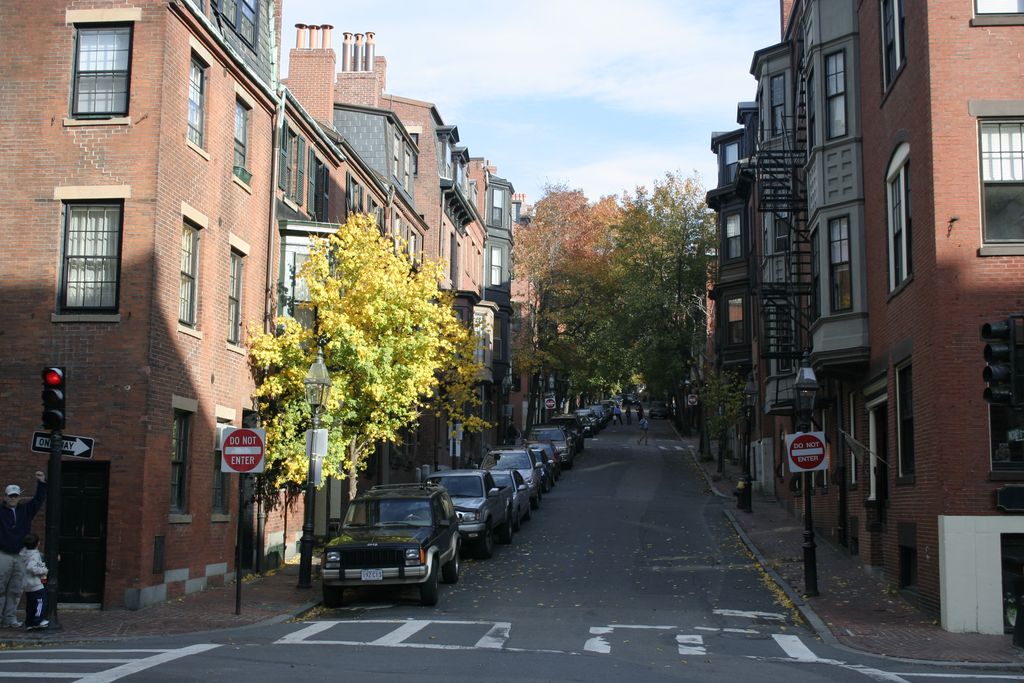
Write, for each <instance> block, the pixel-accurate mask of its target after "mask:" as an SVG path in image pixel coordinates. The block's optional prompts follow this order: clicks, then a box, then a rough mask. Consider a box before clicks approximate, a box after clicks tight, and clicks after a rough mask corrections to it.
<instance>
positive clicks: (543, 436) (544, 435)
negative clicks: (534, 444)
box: [529, 429, 565, 441]
mask: <svg viewBox="0 0 1024 683" xmlns="http://www.w3.org/2000/svg"><path fill="white" fill-rule="evenodd" d="M529 438H531V439H537V440H538V441H565V434H564V433H563V432H562V430H561V429H534V430H532V431H531V432H530V436H529Z"/></svg>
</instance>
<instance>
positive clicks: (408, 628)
mask: <svg viewBox="0 0 1024 683" xmlns="http://www.w3.org/2000/svg"><path fill="white" fill-rule="evenodd" d="M429 625H430V622H429V621H421V620H415V619H414V620H412V621H407V622H405V623H404V624H402V625H401V626H399V627H398V628H396V629H395V630H394V631H392V632H391V633H388V634H386V635H383V636H381V637H380V638H378V639H377V640H374V641H371V642H370V643H369V644H370V645H382V646H385V647H386V646H389V645H401V644H402V641H403V640H405V639H406V638H408V637H410V636H413V635H416V634H417V633H419V632H420V631H422V630H423V629H425V628H426V627H427V626H429Z"/></svg>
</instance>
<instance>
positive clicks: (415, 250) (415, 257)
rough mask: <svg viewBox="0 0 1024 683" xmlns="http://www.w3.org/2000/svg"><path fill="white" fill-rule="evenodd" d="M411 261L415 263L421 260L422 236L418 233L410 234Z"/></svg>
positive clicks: (412, 232) (411, 232)
mask: <svg viewBox="0 0 1024 683" xmlns="http://www.w3.org/2000/svg"><path fill="white" fill-rule="evenodd" d="M409 260H410V261H412V262H413V263H419V260H420V235H419V233H418V232H416V231H410V232H409Z"/></svg>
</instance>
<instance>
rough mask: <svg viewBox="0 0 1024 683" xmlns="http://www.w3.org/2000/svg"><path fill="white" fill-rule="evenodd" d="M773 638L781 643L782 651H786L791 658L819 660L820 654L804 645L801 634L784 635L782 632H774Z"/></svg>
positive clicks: (809, 660) (805, 660)
mask: <svg viewBox="0 0 1024 683" xmlns="http://www.w3.org/2000/svg"><path fill="white" fill-rule="evenodd" d="M772 638H774V639H775V642H776V643H778V644H779V647H781V648H782V651H783V652H785V653H786V654H787V655H789V657H790V658H791V659H798V660H800V661H801V662H815V661H818V655H816V654H814V653H813V652H811V650H810V648H808V647H807V646H806V645H804V643H803V641H802V640H800V637H799V636H790V635H783V634H781V633H773V634H772Z"/></svg>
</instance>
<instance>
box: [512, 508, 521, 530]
mask: <svg viewBox="0 0 1024 683" xmlns="http://www.w3.org/2000/svg"><path fill="white" fill-rule="evenodd" d="M522 527H523V518H522V515H520V514H519V506H518V505H516V506H515V509H514V510H513V512H512V531H519V530H520V529H521V528H522Z"/></svg>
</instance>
